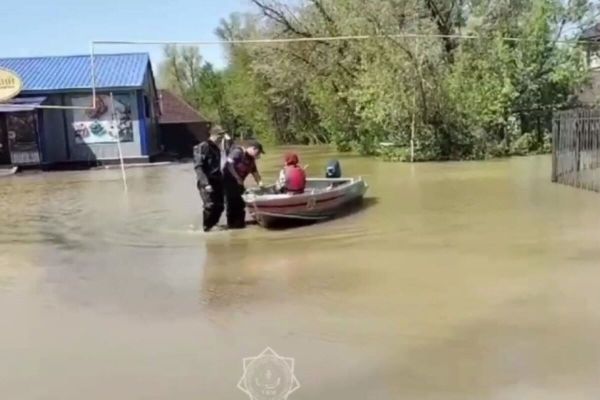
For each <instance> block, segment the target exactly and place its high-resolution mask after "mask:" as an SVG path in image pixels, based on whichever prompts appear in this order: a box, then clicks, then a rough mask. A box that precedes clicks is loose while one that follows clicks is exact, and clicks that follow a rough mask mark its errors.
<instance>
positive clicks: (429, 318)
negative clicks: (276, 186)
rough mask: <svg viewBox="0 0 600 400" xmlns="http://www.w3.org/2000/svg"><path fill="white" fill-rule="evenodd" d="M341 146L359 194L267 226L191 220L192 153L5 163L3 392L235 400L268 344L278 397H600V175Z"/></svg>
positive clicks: (0, 225) (311, 154)
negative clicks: (586, 183) (168, 159)
mask: <svg viewBox="0 0 600 400" xmlns="http://www.w3.org/2000/svg"><path fill="white" fill-rule="evenodd" d="M282 152H283V150H281V151H269V150H268V153H269V154H267V155H266V156H265V157H264V159H262V160H260V162H259V169H260V171H261V173H262V175H263V178H264V180H265V182H267V181H273V180H274V179H275V177H276V176H277V172H278V169H279V168H280V164H281V154H282ZM299 152H300V155H301V162H302V163H303V164H309V165H310V166H309V169H308V171H309V175H312V176H322V175H323V170H324V168H325V165H326V163H327V161H328V160H329V159H331V158H334V157H338V156H336V155H335V153H333V152H332V151H331V150H329V149H327V148H301V149H299ZM339 159H340V160H341V164H342V170H343V173H344V175H346V176H349V175H362V176H363V177H364V178H365V179H366V180H367V182H368V183H369V185H370V188H369V191H368V192H367V198H366V199H365V204H364V206H363V208H362V209H361V210H360V211H358V212H355V213H353V214H351V215H347V216H345V217H344V218H341V219H338V220H333V221H328V222H325V223H320V224H315V225H311V226H305V227H300V228H295V229H288V230H278V231H267V230H263V229H262V228H260V227H258V226H250V227H249V228H248V229H246V230H244V231H235V232H227V231H220V232H214V233H210V234H205V233H203V232H202V230H201V228H200V227H201V204H200V199H199V196H198V193H197V191H196V188H195V185H194V179H195V175H194V172H193V169H192V165H191V164H178V165H172V166H166V167H153V168H140V169H128V170H127V176H128V185H129V191H128V193H125V192H124V190H123V184H122V181H121V175H120V171H119V170H118V169H115V170H97V171H73V172H53V173H28V174H23V175H17V176H13V177H9V178H2V179H0V254H1V256H0V315H1V316H2V319H3V323H2V328H1V329H0V339H1V340H0V371H1V372H0V393H2V398H3V399H15V400H16V399H18V400H30V399H36V400H37V399H40V400H41V399H44V400H51V399H52V400H53V399H56V400H59V399H60V400H71V399H73V400H83V399H85V400H96V399H97V400H106V399H114V400H117V399H123V400H125V399H127V400H131V399H245V398H248V397H247V395H246V394H244V393H243V392H241V391H240V390H239V389H238V388H237V384H238V381H239V379H240V377H241V376H242V373H243V367H242V359H243V358H244V357H251V356H256V355H258V354H259V353H260V352H261V351H262V350H263V349H265V347H267V346H270V347H272V348H273V349H274V350H275V351H277V352H278V353H279V354H280V355H282V356H286V357H293V358H295V374H296V377H297V378H298V380H299V382H300V384H301V387H300V389H299V390H298V391H296V392H295V393H293V394H292V395H291V396H290V400H300V399H340V400H341V399H344V400H347V399H361V400H365V399H377V400H384V399H411V400H413V399H419V400H420V399H427V400H438V399H439V400H449V399H474V400H475V399H494V400H495V399H511V400H520V399H534V398H536V399H542V398H543V399H570V400H575V399H592V398H598V397H599V396H600V346H599V345H598V342H599V340H600V339H599V338H600V309H599V308H598V306H597V305H598V304H599V303H600V290H598V287H599V286H600V269H599V268H598V267H599V266H600V246H599V242H598V238H599V237H600V223H599V222H600V197H599V195H598V194H595V193H591V192H586V191H582V190H576V189H573V188H570V187H566V186H560V185H556V184H552V183H550V161H551V160H550V158H549V157H546V156H540V157H528V158H514V159H510V160H499V161H487V162H464V163H445V164H444V163H430V164H417V165H408V164H393V163H384V162H381V161H378V160H374V159H365V158H360V157H356V156H349V155H344V156H340V157H339Z"/></svg>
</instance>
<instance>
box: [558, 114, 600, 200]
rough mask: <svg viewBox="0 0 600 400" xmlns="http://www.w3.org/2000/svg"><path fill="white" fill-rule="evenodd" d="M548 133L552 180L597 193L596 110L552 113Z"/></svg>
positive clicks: (599, 124) (599, 127)
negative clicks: (549, 131)
mask: <svg viewBox="0 0 600 400" xmlns="http://www.w3.org/2000/svg"><path fill="white" fill-rule="evenodd" d="M552 136H553V141H552V143H553V150H552V182H557V183H561V184H565V185H569V186H573V187H577V188H582V189H586V190H593V191H595V192H600V109H598V108H577V109H572V110H564V111H557V112H555V113H554V116H553V121H552Z"/></svg>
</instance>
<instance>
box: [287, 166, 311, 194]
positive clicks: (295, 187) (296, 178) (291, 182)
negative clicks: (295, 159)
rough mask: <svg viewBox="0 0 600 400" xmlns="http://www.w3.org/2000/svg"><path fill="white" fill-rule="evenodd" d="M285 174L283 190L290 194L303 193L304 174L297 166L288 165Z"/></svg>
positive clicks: (304, 184) (304, 185)
mask: <svg viewBox="0 0 600 400" xmlns="http://www.w3.org/2000/svg"><path fill="white" fill-rule="evenodd" d="M283 171H284V172H285V190H286V191H287V192H291V193H297V194H300V193H303V192H304V188H305V187H306V172H304V169H303V168H301V167H299V166H298V165H288V166H286V167H284V168H283Z"/></svg>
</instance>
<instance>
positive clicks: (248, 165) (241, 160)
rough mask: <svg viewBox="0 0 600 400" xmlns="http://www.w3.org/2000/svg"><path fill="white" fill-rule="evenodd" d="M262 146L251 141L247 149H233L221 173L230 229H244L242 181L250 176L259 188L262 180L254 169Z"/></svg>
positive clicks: (262, 152) (244, 204)
mask: <svg viewBox="0 0 600 400" xmlns="http://www.w3.org/2000/svg"><path fill="white" fill-rule="evenodd" d="M264 152H265V151H264V150H263V147H262V144H260V143H259V142H257V141H256V140H251V141H250V142H249V143H248V147H246V148H245V149H244V148H243V147H237V146H236V147H233V148H232V149H231V150H230V152H229V156H228V157H227V162H226V163H225V170H224V171H223V176H224V183H225V197H226V199H227V226H228V227H229V228H230V229H241V228H245V227H246V203H245V202H244V199H243V198H242V195H243V194H244V190H245V189H244V180H246V177H247V176H248V175H250V174H252V176H253V177H254V180H255V181H256V183H257V184H258V185H259V186H262V178H261V177H260V174H259V173H258V170H257V168H256V160H258V159H259V158H260V155H261V154H264Z"/></svg>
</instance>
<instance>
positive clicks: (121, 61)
mask: <svg viewBox="0 0 600 400" xmlns="http://www.w3.org/2000/svg"><path fill="white" fill-rule="evenodd" d="M149 63H150V57H149V56H148V54H146V53H134V54H98V55H95V56H94V70H95V72H96V79H95V80H96V88H98V89H107V88H140V87H142V86H143V84H144V77H145V75H146V71H147V70H148V65H149ZM0 68H4V69H8V70H10V71H13V72H15V73H16V74H17V75H19V76H20V77H21V79H22V80H23V92H30V93H31V92H56V91H68V90H73V89H90V88H91V81H92V78H91V72H90V71H91V63H90V56H89V55H88V56H67V57H36V58H0Z"/></svg>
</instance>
